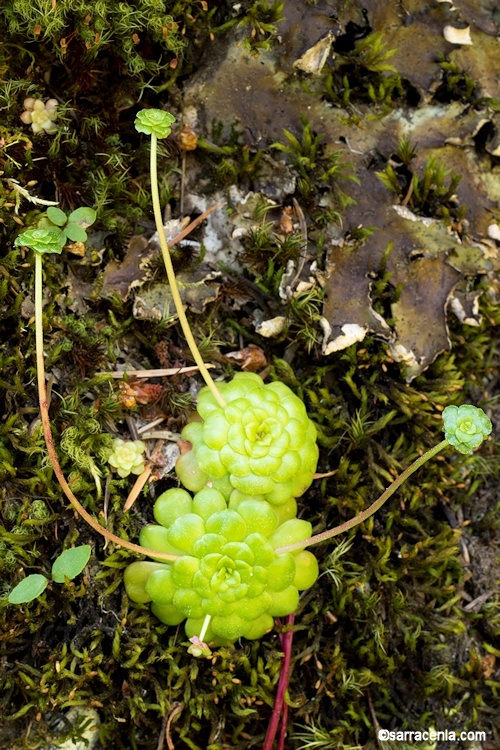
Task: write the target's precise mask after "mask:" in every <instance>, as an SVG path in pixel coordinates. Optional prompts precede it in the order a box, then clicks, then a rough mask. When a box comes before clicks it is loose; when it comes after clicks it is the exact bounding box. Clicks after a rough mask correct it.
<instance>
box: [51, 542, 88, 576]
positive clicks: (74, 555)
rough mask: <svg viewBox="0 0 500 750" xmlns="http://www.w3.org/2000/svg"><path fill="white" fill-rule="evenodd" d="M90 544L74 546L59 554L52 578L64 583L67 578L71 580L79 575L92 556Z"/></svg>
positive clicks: (53, 566)
mask: <svg viewBox="0 0 500 750" xmlns="http://www.w3.org/2000/svg"><path fill="white" fill-rule="evenodd" d="M90 552H91V549H90V545H89V544H82V545H81V546H80V547H72V548H71V549H67V550H65V551H64V552H63V553H62V554H60V555H59V557H58V558H57V560H55V561H54V564H53V565H52V578H53V579H54V581H56V583H64V579H65V578H69V579H70V581H71V580H72V579H73V578H76V576H77V575H79V574H80V573H81V572H82V570H83V569H84V567H85V566H86V564H87V563H88V561H89V558H90Z"/></svg>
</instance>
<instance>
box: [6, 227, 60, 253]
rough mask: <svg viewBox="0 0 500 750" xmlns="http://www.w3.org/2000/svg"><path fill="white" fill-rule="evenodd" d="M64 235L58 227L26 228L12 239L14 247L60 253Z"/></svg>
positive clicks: (37, 251)
mask: <svg viewBox="0 0 500 750" xmlns="http://www.w3.org/2000/svg"><path fill="white" fill-rule="evenodd" d="M65 244H66V235H65V234H64V232H61V230H60V229H57V228H56V227H54V228H53V229H27V230H26V231H25V232H23V233H22V234H20V235H19V236H18V237H16V239H15V240H14V245H16V247H19V246H21V247H29V248H30V249H31V250H34V251H35V252H36V253H40V254H42V253H59V254H60V253H61V252H62V249H63V247H64V245H65Z"/></svg>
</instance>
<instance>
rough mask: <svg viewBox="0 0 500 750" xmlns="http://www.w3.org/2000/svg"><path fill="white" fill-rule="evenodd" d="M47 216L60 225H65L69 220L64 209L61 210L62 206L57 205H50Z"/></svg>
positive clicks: (53, 222)
mask: <svg viewBox="0 0 500 750" xmlns="http://www.w3.org/2000/svg"><path fill="white" fill-rule="evenodd" d="M46 214H47V218H48V219H49V220H50V221H51V222H52V224H55V225H56V226H58V227H63V226H64V225H65V224H66V222H67V221H68V217H67V216H66V214H65V213H64V211H61V209H60V208H57V207H56V206H50V207H49V208H48V209H47V211H46Z"/></svg>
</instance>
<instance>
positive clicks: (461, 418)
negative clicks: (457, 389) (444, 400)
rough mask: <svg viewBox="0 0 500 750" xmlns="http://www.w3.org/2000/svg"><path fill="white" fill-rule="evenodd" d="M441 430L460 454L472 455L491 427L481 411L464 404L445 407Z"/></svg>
mask: <svg viewBox="0 0 500 750" xmlns="http://www.w3.org/2000/svg"><path fill="white" fill-rule="evenodd" d="M443 429H444V435H445V438H446V439H447V440H448V442H449V443H451V445H453V447H454V448H456V449H457V450H458V451H460V453H472V452H473V451H475V450H476V448H478V447H479V446H480V445H481V443H482V442H483V440H484V439H485V438H486V437H488V435H489V434H490V432H491V430H492V425H491V421H490V420H489V419H488V417H487V416H486V414H485V413H484V411H483V410H482V409H478V407H477V406H472V404H464V405H463V406H447V407H446V409H445V410H444V411H443Z"/></svg>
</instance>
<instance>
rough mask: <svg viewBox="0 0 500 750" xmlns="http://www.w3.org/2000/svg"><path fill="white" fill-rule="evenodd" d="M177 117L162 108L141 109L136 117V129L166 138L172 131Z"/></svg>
mask: <svg viewBox="0 0 500 750" xmlns="http://www.w3.org/2000/svg"><path fill="white" fill-rule="evenodd" d="M174 122H175V117H174V116H173V115H171V114H170V112H164V111H163V110H162V109H141V111H140V112H138V113H137V117H136V118H135V123H134V125H135V129H136V130H137V131H138V132H139V133H146V135H155V136H156V137H157V138H166V137H167V136H168V135H170V133H171V131H172V127H171V126H172V125H173V123H174Z"/></svg>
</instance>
